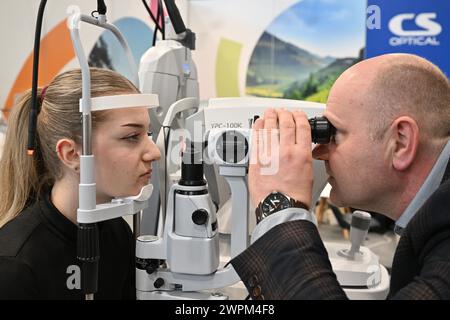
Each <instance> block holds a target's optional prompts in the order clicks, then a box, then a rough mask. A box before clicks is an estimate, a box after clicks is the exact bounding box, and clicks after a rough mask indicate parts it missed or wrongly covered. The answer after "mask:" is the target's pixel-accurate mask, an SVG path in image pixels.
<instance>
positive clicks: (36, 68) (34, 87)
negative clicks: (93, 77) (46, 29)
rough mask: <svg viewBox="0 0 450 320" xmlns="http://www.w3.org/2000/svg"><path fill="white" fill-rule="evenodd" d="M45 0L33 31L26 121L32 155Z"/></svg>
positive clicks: (37, 111)
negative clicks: (30, 79) (29, 103)
mask: <svg viewBox="0 0 450 320" xmlns="http://www.w3.org/2000/svg"><path fill="white" fill-rule="evenodd" d="M46 4H47V0H41V3H40V4H39V11H38V15H37V19H36V29H35V32H34V51H33V78H32V83H31V110H30V114H29V123H28V155H33V153H34V150H35V148H36V122H37V115H38V113H39V110H38V105H37V104H38V99H37V87H38V73H39V49H40V47H41V29H42V19H43V17H44V10H45V5H46Z"/></svg>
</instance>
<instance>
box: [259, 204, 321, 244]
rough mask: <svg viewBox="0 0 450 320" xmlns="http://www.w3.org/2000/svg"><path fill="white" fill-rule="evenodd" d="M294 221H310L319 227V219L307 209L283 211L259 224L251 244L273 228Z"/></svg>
mask: <svg viewBox="0 0 450 320" xmlns="http://www.w3.org/2000/svg"><path fill="white" fill-rule="evenodd" d="M294 220H308V221H310V222H312V223H314V224H315V225H316V226H317V219H316V216H315V215H314V214H311V212H309V211H308V210H306V209H302V208H287V209H283V210H281V211H278V212H275V213H274V214H271V215H270V216H268V217H267V218H264V219H263V220H262V221H261V222H260V223H258V224H257V225H256V227H255V229H254V230H253V233H252V237H251V243H254V242H255V241H256V240H258V239H259V238H260V237H261V236H262V235H263V234H264V233H266V232H267V231H269V230H270V229H272V228H273V227H275V226H277V225H279V224H281V223H284V222H287V221H294Z"/></svg>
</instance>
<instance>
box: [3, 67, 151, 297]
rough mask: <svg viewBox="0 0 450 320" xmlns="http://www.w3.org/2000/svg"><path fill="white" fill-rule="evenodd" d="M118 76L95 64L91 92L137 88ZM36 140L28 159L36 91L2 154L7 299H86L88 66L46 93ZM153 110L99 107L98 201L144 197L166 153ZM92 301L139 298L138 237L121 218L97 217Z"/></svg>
mask: <svg viewBox="0 0 450 320" xmlns="http://www.w3.org/2000/svg"><path fill="white" fill-rule="evenodd" d="M137 92H138V90H137V89H136V87H135V86H134V85H133V84H132V83H131V82H130V81H128V80H127V79H126V78H124V77H122V76H120V75H119V74H117V73H115V72H112V71H109V70H104V69H95V68H92V69H91V96H92V97H98V96H107V95H116V94H127V93H137ZM39 96H40V102H41V104H40V112H39V115H38V119H37V138H36V140H37V143H36V144H37V146H36V151H35V152H34V155H33V156H28V155H27V151H26V149H27V148H26V143H27V139H28V114H29V112H30V108H31V92H30V91H28V92H26V93H25V94H24V96H23V97H22V98H21V100H20V101H19V103H18V104H17V105H16V106H15V107H14V108H13V110H12V113H11V116H10V118H9V120H8V130H7V135H6V141H5V146H4V150H3V156H2V159H1V161H0V299H28V298H29V299H83V298H84V295H83V293H82V291H81V288H80V281H81V280H80V277H79V275H80V266H81V265H80V263H79V262H78V260H77V257H76V238H77V221H76V214H77V208H78V184H79V176H80V155H81V142H82V141H81V128H82V122H81V115H80V112H79V99H80V98H81V72H80V70H71V71H67V72H64V73H62V74H60V75H58V76H57V77H55V79H53V81H52V82H51V83H50V84H49V85H48V87H46V88H45V89H42V90H40V91H39ZM149 126H150V118H149V115H148V110H147V109H146V108H127V109H116V110H107V111H96V112H93V113H92V132H93V135H92V153H93V154H94V155H95V170H96V171H95V179H96V184H97V195H96V196H97V203H105V202H109V201H110V200H111V199H112V198H114V197H124V196H132V195H137V194H138V193H139V192H140V190H141V188H142V187H143V186H144V185H146V184H148V182H149V179H150V176H151V163H152V161H154V160H157V159H159V157H160V153H159V150H158V148H157V147H156V145H155V144H154V143H153V141H152V140H151V138H149V137H148V134H149V130H150V128H149ZM99 234H100V264H99V281H98V292H97V293H96V294H95V299H130V298H131V299H133V298H135V289H134V287H135V283H134V273H135V269H134V239H133V236H132V233H131V230H130V228H129V226H128V224H127V223H126V222H125V221H124V220H123V219H122V218H118V219H114V220H109V221H105V222H101V223H99Z"/></svg>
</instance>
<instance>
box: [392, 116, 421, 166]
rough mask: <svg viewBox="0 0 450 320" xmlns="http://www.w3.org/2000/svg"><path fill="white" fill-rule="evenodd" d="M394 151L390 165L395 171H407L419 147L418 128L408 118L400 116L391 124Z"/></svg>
mask: <svg viewBox="0 0 450 320" xmlns="http://www.w3.org/2000/svg"><path fill="white" fill-rule="evenodd" d="M391 128H392V129H393V133H394V134H393V135H392V139H393V140H394V141H393V145H394V149H393V155H392V156H393V157H392V165H393V166H394V168H395V169H396V170H399V171H404V170H406V169H408V168H409V167H410V166H411V164H412V163H413V162H414V160H415V158H416V156H417V149H418V147H419V126H418V125H417V122H416V120H414V119H413V118H411V117H409V116H401V117H398V118H397V119H395V121H394V122H393V123H392V126H391Z"/></svg>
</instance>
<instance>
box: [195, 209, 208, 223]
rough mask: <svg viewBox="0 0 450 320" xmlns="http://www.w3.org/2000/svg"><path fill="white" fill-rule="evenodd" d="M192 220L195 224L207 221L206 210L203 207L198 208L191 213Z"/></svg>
mask: <svg viewBox="0 0 450 320" xmlns="http://www.w3.org/2000/svg"><path fill="white" fill-rule="evenodd" d="M192 221H193V222H194V223H195V224H197V225H199V226H200V225H202V224H205V223H206V222H207V221H208V211H206V210H205V209H198V210H195V211H194V212H193V213H192Z"/></svg>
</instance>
